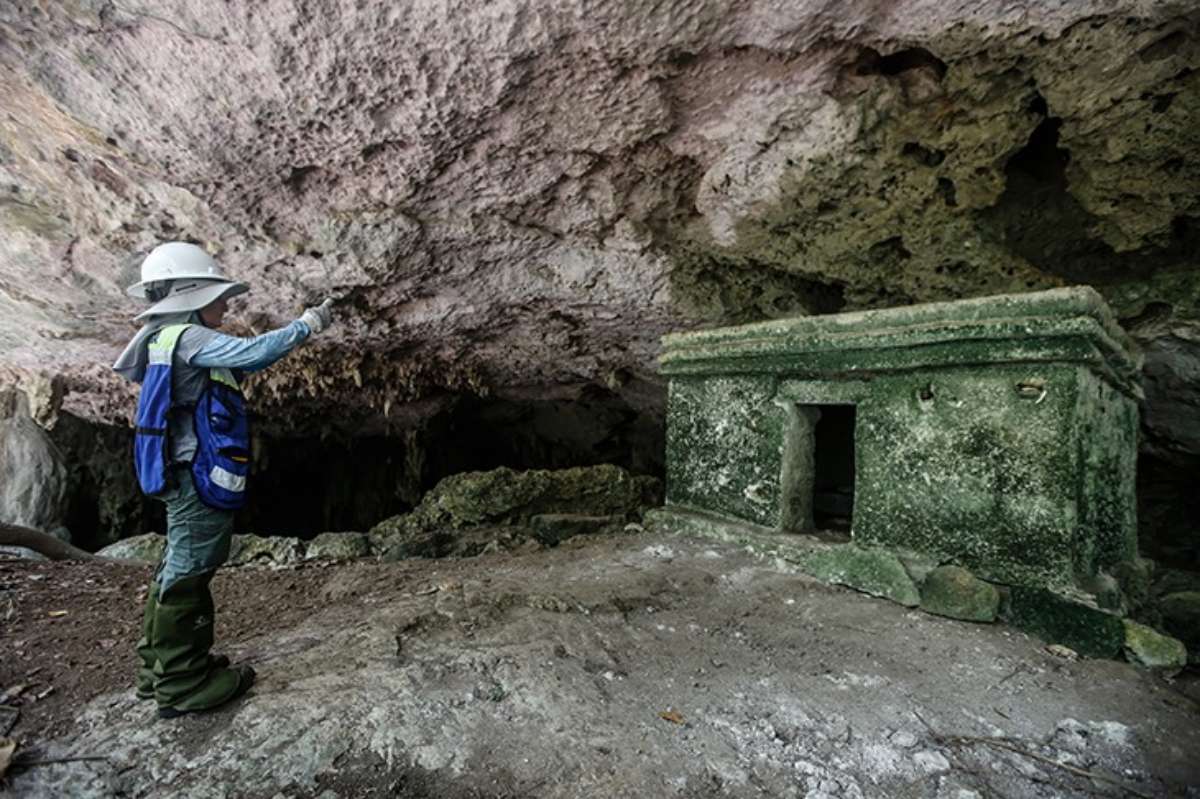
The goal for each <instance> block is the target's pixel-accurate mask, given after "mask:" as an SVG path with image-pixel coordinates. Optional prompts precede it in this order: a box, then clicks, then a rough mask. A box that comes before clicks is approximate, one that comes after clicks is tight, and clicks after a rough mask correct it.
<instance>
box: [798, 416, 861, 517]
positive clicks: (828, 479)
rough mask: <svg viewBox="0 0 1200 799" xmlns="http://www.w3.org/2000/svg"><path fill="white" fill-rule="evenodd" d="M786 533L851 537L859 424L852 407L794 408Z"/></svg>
mask: <svg viewBox="0 0 1200 799" xmlns="http://www.w3.org/2000/svg"><path fill="white" fill-rule="evenodd" d="M787 407H788V410H789V413H788V425H787V430H786V433H785V439H786V444H785V447H784V463H783V474H782V475H781V478H782V479H781V483H782V488H783V491H782V498H783V507H782V509H781V511H782V513H781V525H780V526H781V528H782V529H783V530H784V531H786V532H791V533H811V532H814V531H816V530H825V531H833V532H839V533H846V534H849V532H850V528H851V523H852V521H853V518H854V477H855V463H854V459H855V447H854V429H855V422H856V420H857V412H856V410H857V409H856V408H855V406H854V405H852V404H845V403H843V404H836V405H834V404H828V405H816V404H813V405H809V404H800V403H795V404H790V403H789V404H788V406H787Z"/></svg>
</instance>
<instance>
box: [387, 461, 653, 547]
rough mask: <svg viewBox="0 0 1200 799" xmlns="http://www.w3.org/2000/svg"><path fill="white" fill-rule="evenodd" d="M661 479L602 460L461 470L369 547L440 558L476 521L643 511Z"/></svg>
mask: <svg viewBox="0 0 1200 799" xmlns="http://www.w3.org/2000/svg"><path fill="white" fill-rule="evenodd" d="M661 497H662V484H661V482H660V481H659V480H657V479H656V478H653V477H647V476H643V475H632V474H630V473H629V472H627V471H626V470H624V469H622V468H620V467H619V466H612V465H610V464H603V465H600V466H584V467H575V468H571V469H560V470H544V469H535V470H530V471H524V472H518V471H515V470H513V469H508V468H500V469H493V470H492V471H488V472H466V473H463V474H456V475H453V476H451V477H447V478H446V479H444V480H442V481H441V482H439V483H438V484H437V485H436V486H434V488H433V489H432V490H431V491H429V492H428V493H427V494H425V496H424V497H423V498H422V499H421V502H420V504H419V505H418V506H417V507H416V508H415V509H414V510H413V512H412V513H407V514H403V515H400V516H395V517H393V518H391V519H387V520H385V521H383V522H380V523H379V524H377V525H376V526H375V527H374V528H372V529H371V531H370V534H369V535H370V537H371V542H372V547H373V548H375V549H377V550H379V551H384V550H391V551H392V554H393V556H399V557H440V556H443V555H445V554H447V553H448V552H449V551H450V549H451V548H452V547H453V542H454V540H455V539H456V538H458V537H459V536H457V535H455V534H454V533H453V531H460V530H464V529H468V528H472V527H498V526H499V527H511V526H513V525H521V526H525V525H527V524H528V523H529V521H530V519H531V518H532V517H535V516H545V515H547V514H563V513H570V514H575V515H579V516H604V517H617V519H616V520H614V521H621V520H624V519H625V517H628V516H639V517H640V515H641V513H642V511H643V510H645V509H646V508H648V507H652V506H655V505H657V504H658V503H659V502H661Z"/></svg>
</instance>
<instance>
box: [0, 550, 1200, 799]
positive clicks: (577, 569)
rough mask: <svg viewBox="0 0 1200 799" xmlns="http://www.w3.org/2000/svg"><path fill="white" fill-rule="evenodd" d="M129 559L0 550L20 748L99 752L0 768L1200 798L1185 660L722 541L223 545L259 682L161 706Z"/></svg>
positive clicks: (472, 785)
mask: <svg viewBox="0 0 1200 799" xmlns="http://www.w3.org/2000/svg"><path fill="white" fill-rule="evenodd" d="M147 576H148V569H147V568H143V567H136V566H121V565H94V564H91V565H85V564H48V563H32V562H25V561H19V562H18V561H5V562H4V563H3V564H0V621H2V623H3V627H2V628H0V630H2V635H3V641H4V655H5V656H4V657H3V658H2V659H0V691H11V689H12V688H13V687H14V686H16V685H26V686H28V687H27V688H25V689H24V690H23V691H21V692H20V695H19V696H16V697H10V698H9V699H7V700H6V702H7V703H11V704H12V705H13V706H14V707H19V709H20V716H19V717H18V718H16V723H15V725H13V727H12V730H11V733H10V736H11V737H12V738H14V739H16V740H17V742H18V743H19V747H20V748H19V750H18V757H23V758H24V759H25V760H30V759H38V760H42V761H45V760H51V759H56V758H75V757H100V758H103V759H101V760H89V761H74V762H65V763H46V764H44V765H37V766H30V767H26V768H15V769H13V770H12V771H11V772H10V774H9V776H8V781H7V783H6V784H5V786H4V788H3V789H0V795H3V796H22V797H25V796H29V797H39V796H65V795H70V796H85V797H86V796H96V797H99V796H148V795H187V796H195V797H204V796H245V797H259V796H261V797H284V796H286V797H336V796H372V795H378V796H383V795H388V796H407V797H424V796H438V797H525V796H529V797H622V796H628V797H633V796H686V797H708V796H714V797H715V796H730V797H751V796H772V797H774V796H780V797H788V796H796V797H801V796H803V797H814V798H816V797H847V798H849V797H904V796H911V797H931V798H934V797H936V798H937V799H941V798H942V797H954V798H955V799H969V797H1026V796H1034V797H1036V796H1045V797H1049V796H1055V797H1058V796H1068V797H1071V796H1113V797H1116V796H1185V797H1195V796H1200V764H1198V763H1197V761H1196V759H1195V752H1197V751H1200V724H1198V723H1197V722H1198V721H1200V704H1198V702H1197V699H1196V697H1197V693H1198V692H1197V690H1196V689H1197V685H1196V681H1195V678H1194V675H1189V674H1186V673H1185V674H1183V675H1179V676H1178V677H1176V678H1175V679H1174V680H1166V679H1164V678H1163V677H1161V676H1156V675H1154V674H1151V673H1149V672H1146V671H1139V670H1138V669H1136V668H1134V667H1133V666H1130V665H1128V664H1125V663H1119V662H1115V661H1098V660H1067V659H1062V658H1059V657H1056V656H1055V655H1054V654H1053V653H1052V652H1050V651H1047V650H1046V648H1045V647H1044V645H1043V644H1042V643H1041V642H1039V641H1037V640H1035V639H1032V638H1029V637H1027V636H1025V635H1023V634H1021V633H1018V632H1015V631H1013V630H1011V629H1008V628H1005V627H1002V626H990V625H989V626H982V625H972V624H967V623H961V622H954V621H949V620H945V619H939V618H936V617H933V616H929V615H925V614H922V613H919V612H915V611H910V610H906V609H904V608H902V607H899V606H897V605H893V604H890V603H885V602H882V601H879V600H875V599H870V598H868V597H865V596H863V595H860V594H856V593H853V592H851V591H849V590H846V589H840V588H833V587H828V586H825V585H822V584H820V583H817V582H815V581H813V580H811V579H809V578H807V577H804V576H802V575H799V574H796V573H794V572H792V571H791V570H790V569H788V568H785V567H782V566H781V565H779V564H777V563H773V562H770V561H765V560H761V559H755V558H753V557H751V556H750V555H748V554H746V553H744V552H742V551H741V550H739V549H736V548H734V547H731V546H729V545H725V544H719V543H714V542H699V541H691V540H687V539H683V538H668V537H662V536H660V535H657V534H652V533H647V534H639V535H604V536H591V537H587V538H577V539H572V540H569V541H567V542H565V543H564V544H563V545H561V546H559V547H557V548H554V549H533V548H529V551H524V552H494V553H488V554H484V555H481V556H479V557H474V558H466V559H451V560H403V561H399V562H396V563H376V562H372V561H351V562H345V563H340V564H333V563H329V562H322V563H317V562H311V561H309V562H302V563H297V564H293V565H291V566H288V567H285V568H281V569H265V568H254V567H243V568H239V569H228V570H225V571H224V572H222V573H221V575H220V576H219V577H218V579H217V581H216V583H215V593H216V597H217V602H218V606H219V616H218V631H219V632H218V634H219V639H220V641H221V644H222V645H223V648H224V649H225V650H226V651H228V652H229V653H230V654H232V655H233V656H234V657H235V658H239V659H245V660H248V661H249V662H251V663H253V664H254V666H255V667H256V668H257V669H258V671H259V674H260V681H259V683H258V684H257V686H256V687H255V689H254V690H253V692H252V693H251V694H250V695H249V696H248V697H247V698H246V699H245V700H243V701H241V702H239V703H238V704H237V705H235V706H234V707H232V708H229V709H226V710H223V711H220V712H216V713H212V714H209V715H205V716H196V717H191V718H185V719H182V720H178V721H174V722H163V721H156V720H154V716H153V713H152V709H151V708H150V707H149V706H147V705H146V704H143V703H140V702H138V701H137V700H136V699H135V698H134V696H133V691H132V686H131V677H132V673H133V669H134V660H133V656H132V646H133V641H134V639H135V637H136V633H137V629H136V628H137V623H138V615H139V612H140V599H141V598H140V596H139V588H140V586H141V585H142V584H143V583H144V581H145V579H146V577H147ZM51 687H53V688H54V690H53V692H50V693H46V691H47V690H48V689H49V688H51ZM36 697H43V698H40V699H37V698H36ZM13 716H14V713H12V712H8V711H2V710H0V729H2V728H3V727H7V726H9V724H10V723H11V719H12V717H13Z"/></svg>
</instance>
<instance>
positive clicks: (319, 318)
mask: <svg viewBox="0 0 1200 799" xmlns="http://www.w3.org/2000/svg"><path fill="white" fill-rule="evenodd" d="M300 321H301V322H303V323H304V324H306V325H308V329H309V330H311V331H312V333H313V335H316V334H317V333H320V332H321V331H322V330H324V329H325V328H327V327H329V326H330V325H331V324H333V297H329V298H328V299H326V300H325V302H323V303H321V304H320V305H314V306H313V307H312V308H305V309H304V313H302V314H300Z"/></svg>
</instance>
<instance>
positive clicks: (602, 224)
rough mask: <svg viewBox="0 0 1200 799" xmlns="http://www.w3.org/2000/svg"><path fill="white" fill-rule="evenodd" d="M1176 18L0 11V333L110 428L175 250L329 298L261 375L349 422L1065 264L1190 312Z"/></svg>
mask: <svg viewBox="0 0 1200 799" xmlns="http://www.w3.org/2000/svg"><path fill="white" fill-rule="evenodd" d="M465 19H466V20H470V24H464V20H465ZM1198 27H1200V22H1198V21H1197V17H1196V15H1195V14H1194V8H1193V7H1192V6H1191V4H1189V3H1180V2H1172V1H1170V0H1152V1H1151V2H1140V1H1139V0H1117V1H1116V2H1109V0H1078V1H1077V2H1062V1H1059V2H1032V1H1030V2H1018V3H1009V4H1002V5H995V4H989V3H974V4H945V3H932V2H925V1H924V0H906V1H905V2H902V3H900V4H898V5H897V6H896V7H895V8H894V9H891V8H889V11H888V12H887V13H882V12H881V11H880V7H879V5H878V4H877V3H872V2H866V1H865V0H855V1H854V2H846V3H840V4H838V6H837V9H836V13H834V12H832V11H831V10H830V6H829V4H828V3H826V2H817V0H801V1H799V2H793V3H785V4H773V5H772V4H766V5H761V4H749V5H747V4H738V3H732V2H728V0H674V1H673V2H669V3H660V4H657V5H653V6H650V7H647V6H644V5H641V4H630V3H623V2H615V0H608V1H607V2H600V3H592V4H586V5H585V4H582V3H577V2H576V3H571V2H567V3H553V4H546V3H540V2H535V1H534V0H502V2H498V3H493V4H491V5H489V7H488V12H487V13H486V14H480V13H477V8H476V4H473V3H467V2H465V1H464V0H454V2H451V3H450V4H449V5H445V6H438V7H436V8H435V7H432V6H431V7H423V6H422V7H415V8H403V9H401V8H399V7H396V6H394V5H392V4H389V3H385V2H380V1H379V0H374V1H373V2H372V1H371V0H367V2H361V3H356V4H343V3H337V2H334V1H333V0H322V2H319V3H316V4H299V5H294V4H288V3H278V2H268V3H262V2H251V0H234V1H233V2H228V3H222V4H219V5H214V4H212V3H209V2H203V0H170V2H163V3H157V4H155V5H154V9H153V11H147V10H145V9H143V8H141V7H140V6H138V5H136V4H134V5H131V4H128V3H125V4H105V3H45V4H32V5H31V4H21V3H8V4H4V5H3V7H0V30H3V32H4V36H3V37H2V39H0V41H2V42H3V43H2V44H0V67H2V69H0V75H3V78H2V79H0V80H2V83H0V88H2V90H3V93H4V96H5V97H6V98H7V99H8V100H9V102H8V103H6V116H5V119H4V122H3V124H2V125H0V185H3V189H4V194H3V199H0V231H3V236H0V280H2V281H3V283H4V285H5V286H6V291H5V293H4V296H3V298H0V352H3V353H4V357H3V361H4V365H5V366H8V367H11V368H12V369H13V370H14V372H20V373H21V374H22V375H25V376H28V375H31V374H33V373H41V372H44V371H47V370H49V371H53V372H55V373H57V374H61V375H63V377H64V378H65V384H66V389H67V391H68V395H67V397H66V398H65V405H64V407H66V408H68V409H71V410H74V411H77V412H80V413H82V414H83V415H85V416H86V417H87V418H91V419H97V418H108V419H111V420H120V421H124V419H125V414H126V412H127V410H126V409H127V408H128V404H127V400H128V395H129V388H128V387H127V386H123V385H122V384H121V383H120V382H119V381H118V380H117V379H116V378H114V377H112V376H111V375H110V374H108V373H107V372H106V370H105V369H104V364H105V363H107V362H108V361H110V359H111V358H112V356H113V355H114V354H115V352H116V350H117V347H118V346H119V343H120V342H121V341H122V340H124V339H125V338H127V336H128V334H129V333H130V331H131V328H130V326H129V324H128V321H127V320H128V317H129V316H130V315H131V314H132V312H134V311H135V310H136V307H137V306H136V305H135V304H134V303H133V302H131V301H129V300H126V299H124V298H123V296H122V294H121V289H122V288H123V287H124V286H125V285H127V284H128V283H130V282H132V281H133V278H134V273H135V268H136V264H137V262H138V258H139V256H140V255H141V254H144V253H145V252H146V251H148V250H149V249H150V247H151V246H152V245H153V244H155V243H156V242H159V241H162V240H164V239H172V238H191V239H194V240H196V241H200V242H202V243H203V244H205V245H206V246H207V247H209V248H210V249H211V250H213V251H214V252H215V253H217V254H218V255H220V256H221V257H222V258H224V260H225V261H226V263H227V264H228V266H229V268H230V270H231V271H232V272H233V273H234V274H235V275H236V276H238V277H239V278H245V279H248V280H250V281H251V282H252V283H253V284H254V285H255V287H256V294H255V295H254V296H255V301H254V302H253V303H252V304H244V305H243V306H242V307H240V308H239V309H236V310H235V312H234V314H233V319H234V323H235V324H234V326H235V328H238V329H241V330H250V329H255V330H261V329H264V328H266V327H269V326H271V325H275V324H279V323H281V322H283V321H286V320H287V319H289V318H290V316H291V315H292V314H294V313H295V312H296V311H297V310H298V309H299V307H300V306H301V305H302V304H303V303H304V302H307V301H311V300H313V299H315V298H316V297H317V296H319V295H321V294H324V293H332V294H333V295H334V296H336V297H338V298H339V299H340V300H341V302H340V303H339V306H338V307H339V312H340V313H341V315H342V319H343V323H342V325H341V326H340V329H339V330H337V331H335V332H332V333H331V334H330V336H329V337H328V338H325V339H323V340H322V341H321V342H319V343H318V344H315V345H314V346H312V347H309V348H306V349H305V351H304V352H303V354H302V355H300V356H299V357H295V358H293V359H290V360H289V361H288V362H287V363H285V364H282V365H281V366H280V367H279V368H276V369H274V370H272V371H271V372H270V373H268V374H267V375H264V377H263V378H262V379H260V380H259V381H258V382H257V383H256V385H255V389H254V390H255V393H256V394H257V395H258V397H259V399H260V400H263V401H265V402H266V403H268V404H270V403H279V404H280V405H281V406H283V407H285V408H286V409H287V410H288V411H289V412H292V413H299V412H301V411H302V409H303V408H304V403H303V402H301V401H298V400H305V399H307V400H309V401H310V402H311V404H314V405H323V406H324V407H336V408H338V409H339V410H344V413H343V416H344V417H345V421H346V422H353V421H358V420H360V419H361V418H363V417H368V418H372V419H379V417H381V416H383V415H384V413H385V412H386V410H387V409H388V408H393V409H394V408H396V407H398V406H400V405H401V403H404V402H406V401H408V400H412V399H416V398H421V397H432V396H435V395H439V394H444V393H447V392H449V393H456V392H471V393H477V392H495V393H504V392H512V391H515V390H517V389H518V387H529V386H540V387H547V386H551V387H554V386H569V385H580V384H585V383H592V384H596V385H611V386H613V389H614V390H615V391H617V392H618V393H623V394H628V395H630V396H633V395H634V394H635V393H636V390H637V389H638V387H639V386H644V385H645V384H646V381H647V379H649V376H650V373H651V371H652V369H653V358H654V355H655V351H656V342H657V340H658V337H659V335H660V334H661V333H663V332H664V331H666V330H668V329H671V328H677V327H681V326H693V325H696V324H703V323H710V322H716V321H722V322H730V321H745V320H748V319H756V318H764V317H771V316H777V315H780V314H788V313H806V312H814V311H827V310H832V309H838V308H845V309H852V308H863V307H874V306H879V305H888V304H902V303H907V302H910V301H914V300H930V299H947V298H956V297H963V296H969V295H978V294H989V293H999V292H1004V291H1010V290H1025V289H1028V288H1039V287H1047V286H1052V285H1057V284H1060V283H1064V282H1089V283H1093V284H1096V285H1098V286H1100V287H1101V288H1102V290H1103V291H1104V292H1105V294H1106V295H1107V296H1108V298H1109V299H1110V300H1111V301H1112V302H1113V303H1114V304H1115V305H1116V306H1117V307H1118V309H1119V310H1120V312H1121V314H1122V316H1124V317H1126V318H1127V319H1129V320H1131V321H1132V320H1140V321H1142V322H1145V321H1147V320H1149V319H1150V318H1152V317H1153V318H1158V319H1164V318H1165V319H1166V320H1168V322H1169V323H1170V324H1171V325H1173V326H1174V327H1175V328H1180V327H1186V326H1187V325H1189V324H1191V323H1193V322H1195V321H1196V319H1197V317H1198V316H1200V313H1198V305H1200V278H1198V277H1197V273H1196V271H1195V270H1194V269H1189V268H1188V267H1189V266H1191V265H1193V264H1194V260H1193V258H1194V244H1195V241H1196V236H1197V230H1198V228H1197V223H1196V219H1197V218H1198V217H1200V193H1197V192H1196V191H1195V187H1196V185H1197V181H1198V179H1200V173H1198V170H1200V159H1198V158H1197V157H1196V155H1197V150H1198V141H1200V133H1198V132H1197V127H1196V125H1195V124H1194V120H1195V117H1196V114H1197V109H1198V107H1200V70H1197V66H1198V65H1200V36H1198ZM1100 64H1102V65H1103V68H1098V65H1100ZM214 119H219V120H221V124H219V125H214V124H213V120H214ZM35 276H36V279H34V278H35ZM1160 335H1162V334H1159V333H1151V334H1150V339H1149V340H1150V341H1151V342H1152V341H1155V340H1157V338H1158V337H1159V336H1160ZM1179 342H1180V346H1183V347H1185V348H1186V350H1187V352H1190V353H1195V352H1196V351H1197V344H1196V342H1195V340H1194V339H1187V338H1180V339H1179ZM332 351H336V352H337V356H336V357H326V353H328V352H332ZM1197 390H1198V385H1197V383H1196V382H1195V381H1192V380H1188V381H1186V382H1185V384H1184V385H1182V386H1180V387H1179V389H1178V390H1172V391H1170V392H1167V393H1165V394H1160V395H1156V396H1160V397H1162V402H1163V404H1162V405H1161V411H1160V409H1159V408H1157V407H1154V406H1153V405H1152V410H1151V414H1150V416H1151V418H1154V416H1155V414H1158V418H1168V417H1170V416H1172V415H1173V414H1176V413H1179V412H1181V411H1182V409H1183V408H1185V407H1186V405H1187V404H1188V403H1189V402H1193V403H1194V400H1195V397H1196V394H1197ZM414 412H417V411H414ZM1156 429H1163V430H1164V431H1165V430H1166V428H1157V427H1156ZM1167 435H1168V436H1170V435H1171V434H1170V433H1169V432H1167ZM1181 446H1184V447H1191V448H1192V449H1191V450H1190V451H1191V452H1193V453H1195V452H1196V450H1195V449H1194V447H1195V444H1194V442H1193V443H1190V444H1188V443H1183V441H1182V439H1181Z"/></svg>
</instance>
